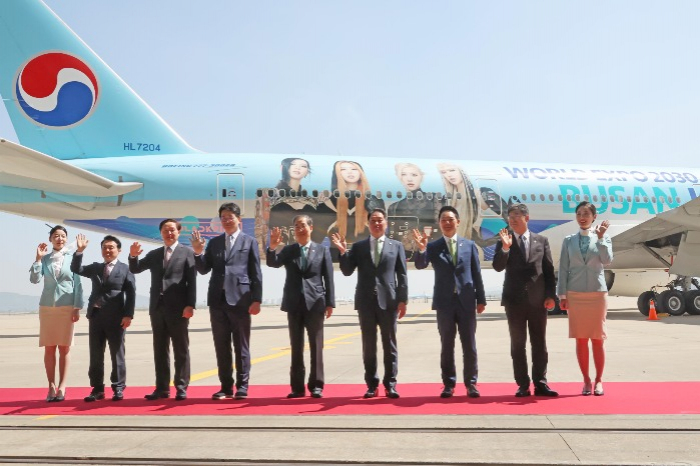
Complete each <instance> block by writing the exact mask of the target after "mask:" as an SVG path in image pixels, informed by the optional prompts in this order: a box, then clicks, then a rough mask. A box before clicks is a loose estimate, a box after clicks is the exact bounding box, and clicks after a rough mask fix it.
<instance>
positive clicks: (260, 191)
mask: <svg viewBox="0 0 700 466" xmlns="http://www.w3.org/2000/svg"><path fill="white" fill-rule="evenodd" d="M255 195H256V196H257V197H262V195H263V191H262V189H258V190H257V191H255Z"/></svg>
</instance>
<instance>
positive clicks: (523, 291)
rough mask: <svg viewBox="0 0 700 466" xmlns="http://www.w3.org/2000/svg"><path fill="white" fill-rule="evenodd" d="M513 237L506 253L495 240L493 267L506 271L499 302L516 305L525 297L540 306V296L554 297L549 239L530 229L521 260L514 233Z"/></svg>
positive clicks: (554, 289) (554, 285)
mask: <svg viewBox="0 0 700 466" xmlns="http://www.w3.org/2000/svg"><path fill="white" fill-rule="evenodd" d="M511 234H513V233H512V232H511ZM513 238H514V240H513V244H512V245H511V247H510V250H509V251H508V252H507V253H506V252H504V251H503V242H502V241H500V240H499V241H498V243H496V254H495V255H494V257H493V268H494V270H496V271H497V272H500V271H502V270H504V269H505V271H506V276H505V280H504V281H503V294H502V295H501V305H503V306H509V305H518V304H522V302H523V300H524V299H527V302H528V303H529V304H530V305H531V306H535V307H542V308H544V300H545V299H546V298H552V299H554V298H555V295H556V278H555V276H554V263H553V262H552V252H551V250H550V248H549V240H548V239H547V237H546V236H542V235H538V234H537V233H533V232H532V231H530V238H529V243H528V244H529V246H530V254H529V257H528V259H527V260H525V255H524V254H523V251H521V249H520V246H519V245H518V242H517V241H515V236H513Z"/></svg>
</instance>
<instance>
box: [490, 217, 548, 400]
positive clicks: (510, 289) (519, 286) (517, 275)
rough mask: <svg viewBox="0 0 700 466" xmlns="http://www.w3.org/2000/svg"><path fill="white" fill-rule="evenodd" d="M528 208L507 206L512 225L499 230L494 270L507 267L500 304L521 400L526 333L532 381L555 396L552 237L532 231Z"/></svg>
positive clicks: (525, 391)
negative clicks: (550, 333)
mask: <svg viewBox="0 0 700 466" xmlns="http://www.w3.org/2000/svg"><path fill="white" fill-rule="evenodd" d="M529 220H530V212H529V210H528V208H527V206H526V205H525V204H514V205H511V206H510V207H508V224H509V225H510V227H511V229H512V234H511V232H510V231H508V229H506V228H504V229H502V230H501V231H500V232H499V236H500V240H499V241H498V243H497V244H496V254H495V255H494V257H493V269H494V270H496V271H497V272H500V271H501V270H504V269H505V271H506V276H505V280H504V281H503V294H502V297H501V304H502V305H503V306H504V307H505V309H506V318H507V319H508V330H509V332H510V354H511V358H512V359H513V373H514V375H515V383H517V384H518V390H517V391H516V392H515V396H517V397H518V398H521V397H526V396H530V377H529V375H528V370H527V350H526V345H527V331H528V330H529V331H530V346H531V348H532V382H533V383H534V385H535V395H537V396H557V395H558V393H557V392H555V391H554V390H552V389H551V388H549V386H548V385H547V361H548V354H547V342H546V333H547V309H551V308H553V307H554V297H555V295H556V279H555V277H554V264H553V263H552V253H551V251H550V248H549V241H548V240H547V237H546V236H542V235H538V234H537V233H533V232H531V231H530V230H529V229H528V227H527V223H528V221H529Z"/></svg>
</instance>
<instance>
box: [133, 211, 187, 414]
mask: <svg viewBox="0 0 700 466" xmlns="http://www.w3.org/2000/svg"><path fill="white" fill-rule="evenodd" d="M159 228H160V236H161V237H162V238H163V243H164V246H162V247H160V248H158V249H154V250H153V251H151V252H149V253H148V254H146V256H145V257H144V258H143V259H140V260H139V257H138V256H140V255H141V253H142V252H143V249H141V245H140V244H139V243H138V242H135V243H134V244H132V245H131V248H130V250H129V270H131V272H132V273H141V272H143V271H144V270H150V271H151V299H150V304H149V308H148V313H149V315H150V318H151V329H152V330H153V361H154V363H155V369H156V387H155V390H154V391H153V393H150V394H148V395H146V396H145V398H146V399H147V400H157V399H159V398H169V397H170V342H171V341H172V344H173V355H174V356H175V377H174V380H173V382H174V385H175V389H176V390H177V391H176V395H175V399H176V400H178V401H181V400H185V399H187V386H188V385H189V383H190V338H189V334H188V332H187V328H188V326H189V322H190V317H192V316H193V315H194V306H195V304H196V302H197V270H196V269H195V265H194V252H193V251H192V249H190V248H188V247H187V246H183V245H181V244H180V243H179V242H178V238H179V237H180V230H181V229H182V225H180V222H178V221H177V220H173V219H172V218H168V219H165V220H163V221H162V222H160V226H159Z"/></svg>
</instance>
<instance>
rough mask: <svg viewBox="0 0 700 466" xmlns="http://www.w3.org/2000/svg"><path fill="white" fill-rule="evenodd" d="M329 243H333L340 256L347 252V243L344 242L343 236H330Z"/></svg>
mask: <svg viewBox="0 0 700 466" xmlns="http://www.w3.org/2000/svg"><path fill="white" fill-rule="evenodd" d="M331 243H333V246H335V247H336V248H338V252H339V253H340V254H341V255H343V254H345V251H347V250H348V243H347V241H345V236H343V235H341V234H340V233H333V234H332V235H331Z"/></svg>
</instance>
